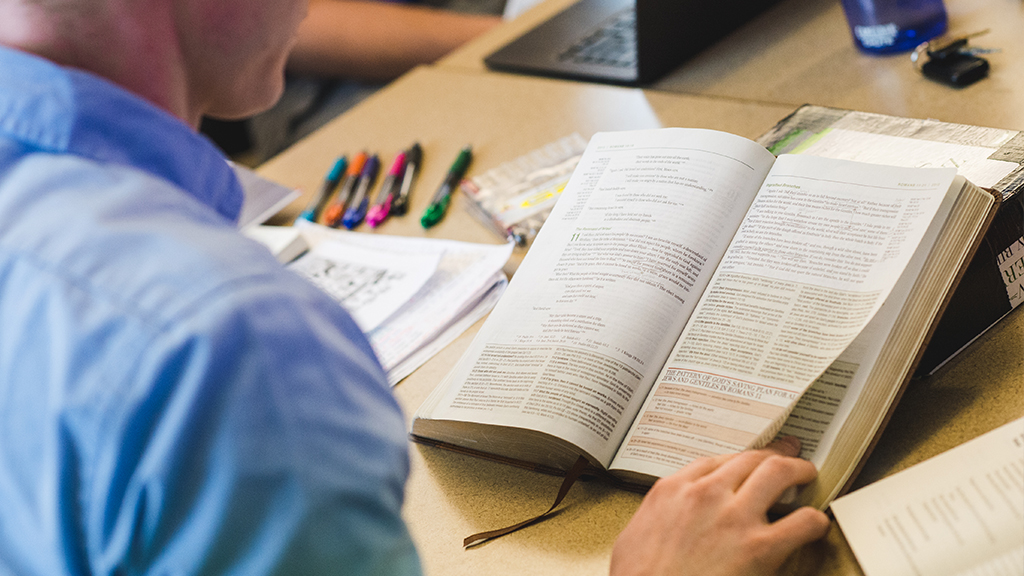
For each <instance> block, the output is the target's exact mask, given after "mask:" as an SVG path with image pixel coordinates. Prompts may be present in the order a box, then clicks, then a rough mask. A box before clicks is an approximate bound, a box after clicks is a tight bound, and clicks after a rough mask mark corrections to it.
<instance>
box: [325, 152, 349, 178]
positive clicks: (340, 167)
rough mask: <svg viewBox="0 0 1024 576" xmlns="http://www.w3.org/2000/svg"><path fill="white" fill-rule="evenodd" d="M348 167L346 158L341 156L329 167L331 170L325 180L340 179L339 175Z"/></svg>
mask: <svg viewBox="0 0 1024 576" xmlns="http://www.w3.org/2000/svg"><path fill="white" fill-rule="evenodd" d="M347 167H348V159H347V158H345V157H344V156H342V157H341V158H338V160H337V161H335V162H334V166H332V167H331V171H330V172H329V173H328V174H327V180H328V181H331V182H337V181H338V180H340V179H341V175H342V174H343V173H344V172H345V168H347Z"/></svg>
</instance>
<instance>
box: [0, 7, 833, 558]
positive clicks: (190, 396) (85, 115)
mask: <svg viewBox="0 0 1024 576" xmlns="http://www.w3.org/2000/svg"><path fill="white" fill-rule="evenodd" d="M304 11H305V0H0V575H4V576H6V575H8V574H12V575H13V574H17V575H19V576H20V575H43V574H47V575H54V574H76V575H77V574H83V575H84V574H97V575H113V574H189V575H190V574H245V575H263V574H337V573H341V574H388V575H403V574H417V573H419V571H420V567H419V562H418V560H417V556H416V553H415V550H414V548H413V545H412V542H411V540H410V537H409V534H408V532H407V530H406V528H405V525H404V524H403V522H402V520H401V516H400V509H401V504H402V498H403V488H404V483H405V479H406V476H407V474H408V456H407V448H406V443H405V442H406V441H405V433H404V428H403V423H402V418H401V414H400V412H399V409H398V406H397V405H396V403H395V401H394V399H393V398H392V396H391V394H390V391H389V389H388V387H387V384H386V382H385V379H384V375H383V373H382V370H381V368H380V366H379V364H378V363H377V361H376V359H375V358H374V356H373V353H372V351H371V349H370V347H369V345H368V344H367V341H366V339H365V338H364V337H363V336H362V335H361V334H360V333H359V330H358V329H357V327H356V326H355V324H354V323H353V322H352V320H351V319H350V318H349V317H348V316H347V315H346V314H345V313H344V312H343V311H342V310H341V309H340V308H338V307H337V306H336V305H335V304H334V303H333V302H332V301H331V300H329V299H328V298H327V297H326V296H324V295H322V294H321V293H319V292H318V291H317V290H316V289H315V288H313V287H312V286H310V285H308V284H306V283H305V282H304V281H302V280H301V279H299V278H298V277H297V276H295V275H292V274H290V273H288V272H286V271H284V270H283V269H282V268H281V267H280V266H278V265H277V263H276V262H275V261H274V259H273V258H272V257H271V256H270V255H269V254H268V253H267V252H266V250H264V249H263V248H261V247H259V246H257V245H255V244H253V243H251V242H249V241H247V240H245V239H244V238H242V237H241V236H240V235H239V234H237V233H236V232H235V229H234V221H235V219H236V218H237V215H238V211H239V208H240V206H241V191H240V188H239V185H238V183H237V181H236V180H235V178H234V176H233V174H232V172H231V171H230V170H229V168H228V166H227V165H226V163H225V161H224V159H223V157H221V156H220V155H219V154H218V153H217V152H216V151H215V149H214V148H213V146H212V145H211V144H209V143H208V142H207V141H206V140H205V139H203V138H202V137H200V136H198V135H197V134H196V133H195V131H194V130H195V127H196V126H198V124H199V120H200V118H201V117H202V116H203V115H204V114H207V115H218V116H223V117H239V116H244V115H248V114H251V113H253V112H255V111H258V110H260V109H262V108H265V107H266V106H268V105H270V104H271V103H272V102H273V101H274V99H275V98H276V97H277V95H278V94H279V92H280V88H281V78H282V74H281V71H282V68H283V65H284V60H285V58H286V55H287V52H288V49H289V47H290V46H291V44H292V42H293V36H294V31H295V27H296V26H297V24H298V22H299V20H300V19H301V18H302V15H303V13H304ZM794 450H795V446H793V445H791V444H787V443H781V444H778V445H776V446H775V447H774V448H773V449H772V450H764V451H757V452H749V453H745V454H743V455H740V456H738V457H735V458H722V459H717V460H714V461H702V462H701V463H700V464H699V465H697V466H691V467H688V468H687V469H685V470H684V471H683V472H681V473H680V474H679V475H677V476H673V477H672V479H671V480H669V481H666V482H662V483H659V486H658V487H656V488H655V489H654V490H653V491H652V494H651V496H650V497H649V498H648V500H646V501H645V504H644V506H641V509H640V511H639V512H638V514H637V516H636V517H635V519H634V521H633V522H632V523H631V526H630V528H628V529H627V531H626V532H624V534H623V538H622V539H621V540H620V543H621V545H620V546H619V547H618V548H617V549H616V552H615V554H616V556H615V559H613V570H614V571H616V572H618V573H622V574H626V573H629V572H630V571H631V570H639V569H646V568H650V569H652V570H656V569H657V570H662V569H664V570H674V567H676V566H678V565H679V562H682V565H686V566H690V567H691V568H692V567H695V566H696V564H694V563H693V561H692V557H693V556H694V555H695V553H696V554H699V555H701V556H702V557H703V558H704V559H706V560H709V561H714V559H715V556H714V554H712V553H711V552H712V551H714V550H718V551H720V552H721V553H722V554H724V555H725V556H726V557H727V558H729V559H730V561H731V562H740V563H741V564H742V565H739V564H738V565H737V566H738V568H736V569H733V568H734V567H730V566H729V565H728V564H727V563H718V564H717V566H718V567H719V568H721V567H727V568H729V569H730V570H732V571H731V573H734V574H739V573H742V572H740V571H739V569H740V568H742V569H745V570H748V571H749V570H754V569H757V570H762V569H770V568H771V567H772V566H775V565H777V564H778V563H779V562H781V561H782V559H784V558H785V557H786V556H787V555H788V554H789V553H790V552H791V551H792V550H793V549H795V548H796V547H797V546H799V545H800V544H802V543H803V542H806V541H808V540H811V539H813V538H815V537H820V535H821V534H822V533H823V531H824V530H825V529H826V528H827V526H828V523H827V521H826V520H824V518H823V517H822V516H821V515H820V513H816V512H814V511H806V510H805V511H801V513H800V514H798V515H791V516H790V517H787V519H785V520H784V522H786V523H785V524H781V523H775V524H771V525H768V524H766V522H765V520H764V510H765V509H766V507H767V505H770V503H771V502H772V501H774V500H775V499H776V498H777V496H778V494H781V492H782V491H783V490H784V489H785V488H786V487H787V486H789V485H791V484H796V483H802V482H806V481H809V480H810V479H811V478H813V476H814V469H813V466H810V464H808V463H806V462H803V461H800V460H798V459H795V458H784V457H778V456H773V454H775V453H776V452H778V453H782V454H788V455H793V454H794V453H795V452H794ZM680 527H685V529H681V528H680ZM738 552H742V553H738ZM687 558H691V559H690V560H688V559H687Z"/></svg>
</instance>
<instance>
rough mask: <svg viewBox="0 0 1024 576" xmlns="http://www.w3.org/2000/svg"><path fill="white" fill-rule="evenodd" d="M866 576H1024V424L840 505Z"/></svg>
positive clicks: (887, 480) (1013, 424)
mask: <svg viewBox="0 0 1024 576" xmlns="http://www.w3.org/2000/svg"><path fill="white" fill-rule="evenodd" d="M832 512H833V513H834V514H835V516H836V521H837V522H839V526H840V528H842V530H843V535H844V536H846V540H847V541H848V542H849V543H850V547H851V548H852V549H853V552H854V554H855V555H856V556H857V561H858V562H860V565H861V568H862V569H863V570H864V573H865V574H866V576H902V575H904V574H922V575H923V574H927V575H929V576H971V575H978V576H980V575H986V576H1021V575H1024V419H1018V420H1014V421H1013V422H1010V423H1009V424H1005V425H1003V426H1000V427H999V428H996V429H995V430H992V431H990V432H988V433H986V434H983V435H981V436H979V437H977V438H975V439H973V440H970V441H968V442H966V443H964V444H961V445H960V446H957V447H956V448H953V449H952V450H949V451H947V452H943V453H942V454H939V455H938V456H935V457H934V458H931V459H929V460H925V461H924V462H921V463H920V464H917V465H915V466H911V467H910V468H907V469H906V470H903V471H901V472H898V473H896V474H894V475H892V476H889V477H888V478H883V479H882V480H879V481H878V482H875V483H874V484H870V485H868V486H865V487H864V488H861V489H860V490H857V491H856V492H852V493H850V494H847V495H846V496H843V497H842V498H838V499H837V500H836V501H835V502H833V503H832Z"/></svg>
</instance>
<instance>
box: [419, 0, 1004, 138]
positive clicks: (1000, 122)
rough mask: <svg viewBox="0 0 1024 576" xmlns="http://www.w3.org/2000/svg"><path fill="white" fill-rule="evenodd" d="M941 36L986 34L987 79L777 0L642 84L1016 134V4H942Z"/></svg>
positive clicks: (468, 64) (977, 42)
mask: <svg viewBox="0 0 1024 576" xmlns="http://www.w3.org/2000/svg"><path fill="white" fill-rule="evenodd" d="M574 1H575V0H545V1H544V2H542V3H541V4H539V5H537V6H536V7H534V8H532V9H531V10H529V11H527V12H526V13H524V14H523V15H521V16H520V17H519V18H517V19H516V20H514V21H512V22H507V23H505V24H503V25H501V26H499V27H498V28H496V29H494V30H493V31H492V32H490V33H488V34H486V35H484V36H482V37H480V38H478V39H476V40H474V41H472V42H469V43H467V44H466V45H464V46H463V47H462V48H460V49H458V50H456V51H455V52H453V53H452V54H450V55H449V56H447V57H446V58H444V59H442V60H441V61H440V63H439V65H440V66H446V67H452V68H459V69H463V70H475V71H484V70H485V67H484V64H483V58H484V57H485V56H487V55H488V54H490V53H491V52H493V51H494V50H496V49H498V48H500V47H501V46H503V45H505V43H507V42H508V41H510V40H512V39H514V38H516V37H518V36H519V35H520V34H522V33H523V32H526V31H527V30H530V29H531V28H533V27H534V26H536V25H537V24H538V23H539V22H543V21H544V20H546V19H547V18H549V17H550V16H552V15H553V14H556V13H558V12H559V11H560V10H561V9H563V8H565V7H566V6H569V5H570V4H572V3H573V2H574ZM945 3H946V8H947V12H948V14H949V30H950V32H951V33H959V34H963V33H968V32H977V31H980V30H985V29H989V30H990V31H989V33H988V34H986V35H984V36H981V37H979V38H976V39H973V40H971V45H972V46H978V47H984V48H998V49H1001V50H1002V51H1001V52H1000V53H997V54H989V55H987V56H986V58H988V60H989V62H990V63H991V72H990V74H989V77H988V78H986V79H984V80H981V81H979V82H977V83H976V84H973V85H971V86H969V87H966V88H962V89H957V88H951V87H948V86H945V85H943V84H939V83H936V82H933V81H931V80H928V79H927V78H925V77H924V76H923V75H922V74H920V72H918V71H917V70H916V69H915V68H914V66H913V65H912V63H911V62H910V58H909V57H908V55H907V54H898V55H891V56H870V55H866V54H863V53H861V52H859V51H858V50H857V49H856V48H855V47H854V45H853V40H852V38H851V36H850V32H849V29H848V27H847V24H846V19H845V16H844V14H843V10H842V7H841V6H840V3H839V0H781V1H780V2H779V3H778V4H776V5H775V6H773V7H772V8H770V9H769V10H767V11H766V12H765V13H764V14H762V15H761V16H759V17H757V18H755V19H754V20H752V21H751V22H749V23H748V24H746V25H744V26H743V27H741V28H740V29H738V30H737V31H736V32H734V33H733V34H731V35H729V36H728V37H726V38H724V39H723V40H722V41H720V42H718V43H716V44H714V45H713V46H711V47H709V48H708V49H706V50H704V51H703V52H701V53H700V54H698V55H697V56H696V57H694V58H692V59H690V60H689V61H687V62H685V63H684V64H683V65H681V66H680V67H679V68H678V69H677V70H675V71H674V72H672V73H670V74H668V75H667V76H666V77H665V78H662V79H661V80H659V81H658V82H656V83H654V84H653V85H651V86H649V87H648V88H651V89H655V90H664V91H668V92H677V93H687V94H701V95H705V96H716V97H721V98H729V99H736V100H741V101H752V102H761V103H771V104H784V105H786V106H788V107H790V108H795V107H796V106H799V105H801V104H807V103H810V104H817V105H819V106H833V107H837V108H851V109H856V110H862V111H865V112H877V113H880V114H892V115H896V116H907V117H912V118H934V119H937V120H942V121H945V122H959V123H963V124H975V125H979V126H990V127H993V128H1006V129H1013V130H1024V42H1021V34H1022V33H1024V2H1021V0H945Z"/></svg>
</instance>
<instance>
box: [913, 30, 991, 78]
mask: <svg viewBox="0 0 1024 576" xmlns="http://www.w3.org/2000/svg"><path fill="white" fill-rule="evenodd" d="M987 32H988V30H987V29H986V30H982V31H980V32H974V33H971V34H965V35H963V36H952V37H943V38H939V39H936V40H932V41H931V42H925V43H924V44H921V45H920V46H918V47H917V48H916V49H914V52H913V54H911V55H910V60H911V61H912V62H914V64H916V65H917V67H918V69H920V70H921V72H922V73H923V74H924V75H925V76H927V77H928V78H931V79H932V80H937V81H939V82H943V83H946V84H950V85H953V86H968V85H970V84H973V83H975V82H977V81H978V80H981V79H982V78H984V77H985V76H986V75H988V68H989V66H988V60H985V59H984V58H981V57H979V56H978V54H989V53H992V52H998V50H991V49H983V48H968V47H967V41H968V40H969V39H971V38H974V37H976V36H981V35H982V34H985V33H987Z"/></svg>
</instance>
